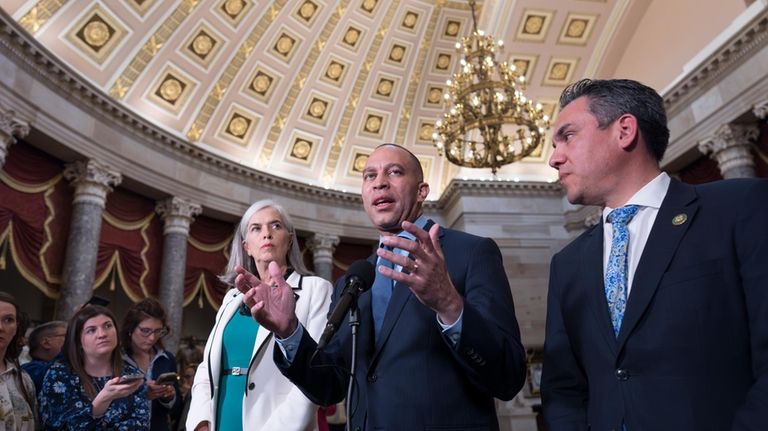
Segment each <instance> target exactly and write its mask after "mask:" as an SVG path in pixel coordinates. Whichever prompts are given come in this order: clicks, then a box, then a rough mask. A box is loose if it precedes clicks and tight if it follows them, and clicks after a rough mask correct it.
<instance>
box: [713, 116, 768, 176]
mask: <svg viewBox="0 0 768 431" xmlns="http://www.w3.org/2000/svg"><path fill="white" fill-rule="evenodd" d="M759 134H760V128H759V127H758V126H757V125H755V124H724V125H722V126H720V128H718V129H717V130H716V131H715V133H714V134H713V135H712V136H710V137H708V138H706V139H703V140H701V141H700V142H699V151H701V153H702V154H705V155H709V156H710V157H711V158H712V159H714V160H715V161H717V164H718V166H719V167H720V172H721V173H722V174H723V177H724V178H737V177H754V176H755V160H754V158H753V157H752V148H751V147H752V141H754V140H755V139H757V137H758V135H759Z"/></svg>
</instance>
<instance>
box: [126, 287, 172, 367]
mask: <svg viewBox="0 0 768 431" xmlns="http://www.w3.org/2000/svg"><path fill="white" fill-rule="evenodd" d="M146 319H157V320H159V321H161V322H162V323H163V327H164V328H167V327H168V324H167V323H166V320H165V309H164V308H163V306H162V304H160V302H158V301H157V300H156V299H154V298H145V299H142V300H141V301H139V302H137V303H135V304H133V305H132V306H131V308H129V309H128V312H127V313H125V317H124V318H123V326H122V328H121V329H122V330H121V331H120V338H122V342H123V350H125V353H127V354H128V356H131V357H132V356H133V343H131V332H133V331H134V330H135V329H136V328H137V327H138V326H139V324H140V323H141V322H142V321H143V320H146ZM155 345H157V346H158V347H159V348H161V349H163V348H164V347H163V339H162V338H158V339H157V342H156V343H155Z"/></svg>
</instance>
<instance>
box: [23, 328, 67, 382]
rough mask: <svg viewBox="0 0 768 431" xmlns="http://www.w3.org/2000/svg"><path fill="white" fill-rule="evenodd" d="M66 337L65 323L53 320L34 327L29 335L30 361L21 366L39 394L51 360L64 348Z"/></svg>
mask: <svg viewBox="0 0 768 431" xmlns="http://www.w3.org/2000/svg"><path fill="white" fill-rule="evenodd" d="M66 336H67V322H64V321H63V320H54V321H52V322H46V323H43V324H41V325H38V326H37V327H35V329H33V330H32V332H31V333H30V334H29V355H30V356H31V357H32V360H31V361H29V362H27V363H26V364H23V365H22V366H21V368H22V369H24V371H26V372H27V374H29V376H30V377H32V381H33V382H35V389H36V390H37V392H38V393H39V392H40V390H41V389H42V388H43V378H44V377H45V373H46V372H47V371H48V368H49V367H50V366H51V364H52V363H53V360H54V359H55V358H56V356H57V355H58V354H59V352H61V347H62V346H64V338H65V337H66Z"/></svg>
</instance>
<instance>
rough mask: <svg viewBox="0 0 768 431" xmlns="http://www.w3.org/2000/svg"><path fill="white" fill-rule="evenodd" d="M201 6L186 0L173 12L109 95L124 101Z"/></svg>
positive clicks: (138, 53) (150, 38)
mask: <svg viewBox="0 0 768 431" xmlns="http://www.w3.org/2000/svg"><path fill="white" fill-rule="evenodd" d="M198 4H199V2H198V0H184V1H182V2H181V4H179V6H178V7H177V8H176V9H175V10H174V11H173V13H172V14H171V16H170V17H168V19H166V20H165V21H164V22H163V25H161V26H160V28H159V29H158V30H157V31H156V32H155V34H153V35H152V36H150V37H149V39H148V40H147V42H146V43H144V46H142V47H141V49H140V50H139V52H137V53H136V55H135V56H134V57H133V60H131V62H130V64H129V65H128V66H127V67H126V68H125V69H124V70H123V72H122V73H121V74H120V76H119V77H118V78H117V79H116V80H115V82H114V83H113V84H112V88H110V89H109V95H110V96H112V97H114V98H115V99H117V100H122V99H123V97H125V95H126V93H128V90H130V89H131V87H132V86H133V84H134V83H135V82H136V79H137V78H138V77H139V75H141V73H142V72H143V71H144V69H145V68H146V67H147V65H148V64H149V62H150V61H152V59H153V58H154V57H155V56H156V55H157V53H158V52H160V48H162V47H163V45H164V44H165V42H166V41H167V40H168V38H170V37H171V35H173V33H174V32H175V31H176V29H177V28H179V26H180V25H181V24H182V23H183V22H184V20H185V19H186V18H187V17H189V15H190V14H191V12H192V10H194V9H195V7H196V6H197V5H198Z"/></svg>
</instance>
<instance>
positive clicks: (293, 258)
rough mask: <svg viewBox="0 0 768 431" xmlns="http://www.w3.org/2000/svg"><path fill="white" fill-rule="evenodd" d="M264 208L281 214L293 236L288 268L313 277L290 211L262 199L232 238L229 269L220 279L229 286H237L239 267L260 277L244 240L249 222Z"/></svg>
mask: <svg viewBox="0 0 768 431" xmlns="http://www.w3.org/2000/svg"><path fill="white" fill-rule="evenodd" d="M264 208H273V209H274V210H275V211H277V212H278V214H280V219H281V221H282V222H283V226H285V229H286V230H287V231H288V234H289V235H290V236H291V247H290V249H289V250H288V256H287V258H288V259H287V261H288V266H290V267H291V268H293V270H294V271H296V272H297V273H299V274H301V275H312V273H311V272H310V271H309V270H308V269H307V267H306V265H304V259H303V258H302V257H301V250H300V249H299V239H298V237H297V236H296V229H294V228H293V222H292V221H291V216H290V215H289V214H288V211H286V210H285V208H283V206H282V205H280V204H278V203H277V202H275V201H273V200H272V199H262V200H260V201H257V202H254V203H253V205H251V206H250V207H249V208H248V209H247V210H246V211H245V214H243V217H242V218H240V223H239V224H238V226H237V228H236V229H235V234H234V236H233V237H232V247H231V248H230V252H229V262H227V268H226V269H225V270H224V274H222V275H221V276H219V279H220V280H221V281H222V282H224V283H226V284H227V285H229V286H234V285H235V277H236V276H237V273H236V272H235V267H236V266H238V265H239V266H242V267H243V268H245V269H246V270H247V271H248V272H250V273H251V274H255V275H257V276H258V272H257V270H256V263H255V262H254V261H253V258H251V257H250V256H248V255H247V254H246V253H245V249H244V248H243V240H244V239H245V237H246V235H247V233H248V232H247V231H248V221H250V220H251V217H253V215H254V214H256V213H257V212H259V211H261V210H263V209H264Z"/></svg>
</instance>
